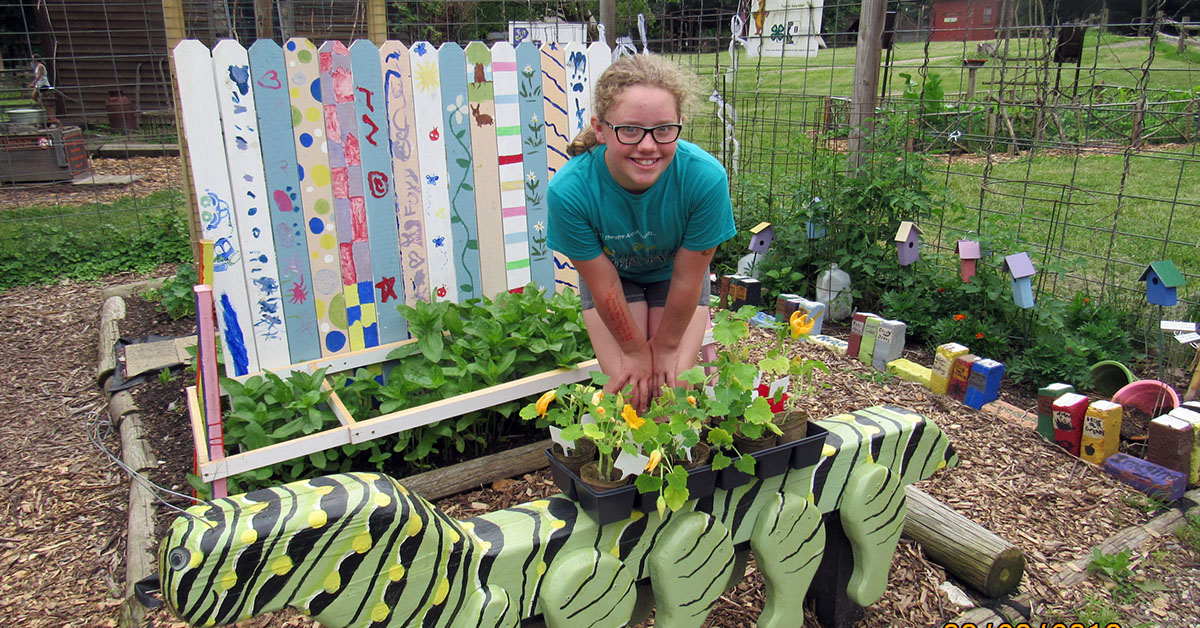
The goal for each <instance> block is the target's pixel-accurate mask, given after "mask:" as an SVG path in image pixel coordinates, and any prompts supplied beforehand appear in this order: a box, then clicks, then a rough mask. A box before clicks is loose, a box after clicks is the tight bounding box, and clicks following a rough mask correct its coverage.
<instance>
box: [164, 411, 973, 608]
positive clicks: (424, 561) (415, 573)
mask: <svg viewBox="0 0 1200 628" xmlns="http://www.w3.org/2000/svg"><path fill="white" fill-rule="evenodd" d="M817 424H818V425H819V426H820V427H822V428H824V429H825V430H827V432H828V434H827V435H826V440H825V443H824V446H823V449H822V451H821V452H820V457H819V458H818V459H817V461H816V462H815V463H814V464H811V465H808V466H804V467H801V468H788V470H786V471H785V472H784V473H783V474H782V475H777V476H774V477H771V478H767V479H758V478H753V479H751V481H750V482H749V483H747V484H744V485H742V486H739V487H737V488H734V489H729V490H726V489H723V488H717V489H716V491H715V493H714V494H713V496H712V497H711V498H708V499H706V500H692V501H690V502H688V503H687V504H685V507H684V508H683V509H682V510H680V511H679V512H675V513H671V512H669V511H668V512H666V513H664V515H663V516H660V515H659V514H658V513H657V512H655V511H653V510H651V511H650V512H647V513H645V514H643V513H641V512H638V511H635V512H634V513H633V514H632V516H630V517H629V518H628V519H624V520H621V521H617V522H614V523H611V524H608V525H605V526H599V525H597V524H596V522H595V521H594V520H593V519H592V518H591V517H590V516H589V515H587V514H585V513H584V511H583V510H582V508H581V507H580V505H579V503H578V502H576V501H574V500H572V499H570V498H569V497H567V496H553V497H550V498H548V499H544V500H538V501H535V502H530V503H527V504H522V505H520V506H514V507H511V508H508V509H505V510H501V511H496V512H491V513H487V514H484V515H480V516H477V517H473V518H471V519H467V520H463V521H456V520H453V519H450V518H449V517H447V516H445V515H444V514H442V513H441V512H440V511H438V510H437V509H436V508H435V507H433V506H432V505H431V504H429V502H427V501H425V500H424V499H422V498H421V497H419V496H417V495H416V494H414V493H412V492H411V491H409V490H407V489H406V488H404V487H403V486H401V485H400V484H398V483H396V482H395V481H394V480H392V479H391V478H388V477H386V476H382V475H379V474H344V475H339V476H327V477H324V478H317V479H313V480H306V481H299V482H294V483H292V484H289V485H285V486H281V487H277V488H271V489H264V490H260V491H255V492H253V493H248V494H245V495H238V496H234V497H230V498H221V499H216V500H212V501H210V502H207V503H205V504H203V505H199V506H195V507H193V508H191V509H189V511H188V512H187V513H186V514H184V515H182V516H180V517H179V518H177V519H176V521H175V522H174V523H173V524H172V526H171V528H170V530H169V531H168V533H167V535H166V536H165V537H164V540H163V543H162V546H161V549H160V552H159V556H160V574H161V586H162V592H163V598H164V600H166V602H167V604H168V605H169V606H170V607H171V609H172V610H173V611H175V612H176V614H177V615H179V616H180V617H181V618H183V619H184V620H185V621H187V622H189V623H191V624H194V625H221V624H227V623H231V622H234V621H238V620H241V619H244V618H246V617H250V616H254V615H258V614H262V613H267V612H273V611H276V610H280V609H282V608H285V607H294V608H298V609H299V610H301V611H302V612H305V613H306V614H310V615H311V616H313V617H314V618H315V619H317V620H318V621H320V622H321V623H322V624H323V625H326V626H331V627H333V626H365V625H394V626H407V625H418V624H419V625H425V626H443V627H467V626H471V627H476V626H497V627H500V626H504V627H509V628H512V627H515V626H517V625H518V624H519V623H520V622H521V621H522V620H523V619H528V618H533V617H537V616H541V617H542V619H543V620H544V621H545V622H546V624H547V625H548V626H549V627H550V628H561V627H565V626H577V625H583V624H587V625H596V626H624V625H626V624H627V622H629V621H630V619H631V618H632V614H633V612H634V606H635V601H636V597H637V594H636V589H637V587H636V586H635V583H638V582H644V581H645V580H647V579H649V585H650V588H651V590H652V592H653V595H654V598H655V599H656V600H657V608H658V612H657V615H656V618H655V623H656V625H660V626H664V627H667V628H671V627H679V626H697V627H698V626H700V624H701V623H702V622H703V621H704V618H705V617H706V616H707V614H708V610H709V608H710V607H711V605H712V604H713V603H714V602H715V601H716V599H717V598H718V597H719V596H720V595H721V593H722V592H723V590H724V588H725V587H726V586H728V585H730V584H731V583H732V581H733V580H731V574H732V573H733V566H734V564H735V562H736V561H735V559H734V558H735V554H736V553H738V552H740V551H743V550H745V549H747V548H749V549H753V550H754V553H755V560H756V564H757V565H758V566H759V569H760V570H761V571H762V572H763V574H764V577H765V579H766V583H767V585H766V586H767V604H766V606H765V607H764V609H763V616H762V617H761V618H760V620H759V625H760V626H772V627H782V626H789V627H791V626H796V625H798V622H797V618H798V617H802V615H803V609H802V605H803V603H804V598H805V592H806V591H807V590H808V588H809V585H810V583H812V581H813V577H814V576H818V582H820V583H821V584H823V585H826V586H828V585H830V584H832V585H833V586H834V587H836V588H837V589H839V590H841V591H843V592H844V596H845V599H848V600H849V601H851V602H853V603H854V604H855V605H860V606H861V605H866V604H870V603H872V602H874V601H875V600H876V599H878V598H879V596H880V595H882V593H883V591H884V588H885V586H886V584H887V574H888V570H889V569H890V565H891V555H892V553H893V552H894V549H895V546H896V542H897V541H898V540H899V537H900V532H901V529H902V527H903V521H904V513H905V504H906V499H905V492H904V491H902V490H901V488H902V487H903V486H905V485H907V484H910V483H912V482H915V481H918V480H921V479H924V478H927V477H929V476H930V475H932V474H933V473H935V472H936V471H938V470H939V469H941V468H943V467H946V466H952V465H955V464H957V462H958V455H957V454H956V453H955V452H954V450H953V448H952V447H951V446H950V443H949V441H948V440H947V439H946V436H945V434H944V433H943V432H942V431H941V429H940V428H939V427H938V426H937V425H936V424H934V423H933V422H932V421H929V420H928V419H925V418H924V417H922V416H920V415H918V414H915V413H913V412H911V411H908V410H905V409H903V408H898V407H895V406H876V407H873V408H867V409H864V410H860V411H856V412H853V413H848V414H841V415H837V416H833V417H829V418H827V419H824V420H822V421H819V422H817ZM827 529H829V530H833V531H834V532H835V535H834V538H835V539H836V538H841V536H842V535H843V534H844V538H845V540H846V542H845V543H844V544H839V543H838V542H836V541H835V542H833V543H827V541H826V530H827ZM838 531H840V532H838ZM697 545H699V547H700V550H701V551H691V550H692V549H694V548H696V547H697ZM827 552H829V553H831V554H832V555H834V556H835V557H838V560H836V561H834V564H832V565H828V566H827V565H826V564H823V561H822V560H821V557H822V555H824V554H826V553H827ZM841 557H847V558H850V560H849V561H844V560H841ZM824 562H825V563H828V562H829V561H824ZM818 565H821V569H823V570H829V569H833V572H830V571H819V570H818ZM819 573H820V574H824V575H818V574H819ZM830 573H833V575H829V574H830ZM589 582H590V583H591V584H589ZM836 614H837V616H849V615H850V614H851V613H846V612H844V611H839V612H837V613H836ZM822 623H823V624H824V625H827V626H837V625H842V624H839V623H838V622H832V621H827V620H826V618H822Z"/></svg>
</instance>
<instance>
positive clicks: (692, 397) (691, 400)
mask: <svg viewBox="0 0 1200 628" xmlns="http://www.w3.org/2000/svg"><path fill="white" fill-rule="evenodd" d="M687 401H688V403H690V404H692V407H693V408H695V407H696V396H695V395H688V397H687Z"/></svg>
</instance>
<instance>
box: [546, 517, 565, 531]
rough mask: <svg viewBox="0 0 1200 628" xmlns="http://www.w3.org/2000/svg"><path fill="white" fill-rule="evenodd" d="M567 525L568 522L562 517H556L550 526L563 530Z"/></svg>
mask: <svg viewBox="0 0 1200 628" xmlns="http://www.w3.org/2000/svg"><path fill="white" fill-rule="evenodd" d="M566 526H567V522H566V521H563V520H562V519H555V520H554V521H551V522H550V527H551V528H554V529H555V530H561V529H563V528H565V527H566Z"/></svg>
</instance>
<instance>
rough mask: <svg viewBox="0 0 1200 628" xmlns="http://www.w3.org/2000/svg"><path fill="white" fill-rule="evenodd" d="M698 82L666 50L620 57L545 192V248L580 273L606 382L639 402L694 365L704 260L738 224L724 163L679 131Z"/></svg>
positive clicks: (705, 314) (703, 310) (702, 311)
mask: <svg viewBox="0 0 1200 628" xmlns="http://www.w3.org/2000/svg"><path fill="white" fill-rule="evenodd" d="M697 91H698V90H697V81H696V78H695V76H693V75H691V74H690V73H688V72H686V71H684V70H683V69H681V68H679V67H678V66H676V65H675V64H673V63H671V62H670V61H668V60H666V59H663V58H661V57H657V56H652V55H633V56H625V57H621V58H620V59H618V60H617V61H615V62H614V63H613V64H612V65H611V66H609V68H608V69H607V70H605V72H604V73H603V74H602V75H601V76H600V78H599V80H598V81H597V82H596V85H595V87H594V88H593V99H594V102H595V107H594V113H595V115H593V116H592V119H591V125H590V128H588V129H586V130H584V132H583V133H580V135H579V137H577V138H575V140H574V141H573V142H572V143H571V146H570V149H569V150H568V152H569V153H570V154H571V155H572V158H571V159H570V161H568V162H567V163H566V164H565V165H564V166H563V167H562V168H561V169H560V170H559V171H558V173H557V174H555V176H554V178H553V179H552V180H551V182H550V188H549V192H548V195H547V201H548V203H549V209H550V217H549V230H548V237H549V245H550V248H552V249H554V250H555V251H558V252H560V253H562V254H564V255H566V256H567V257H568V258H569V259H570V260H571V262H572V263H573V264H574V265H575V268H576V269H577V270H578V271H579V279H580V282H579V294H580V298H581V300H582V301H583V318H584V323H585V324H586V325H587V330H588V335H589V337H590V338H591V341H592V347H593V348H594V349H595V351H596V357H597V358H598V359H599V361H600V368H601V370H602V371H604V373H606V374H607V375H609V377H610V379H609V381H608V384H607V385H606V386H605V387H604V388H605V390H606V391H609V392H613V391H617V390H623V389H624V388H625V387H626V386H632V387H633V394H632V400H631V402H632V403H633V404H634V406H635V407H638V408H644V407H645V405H646V403H647V402H649V400H650V398H651V396H653V395H654V394H655V391H657V390H659V387H660V386H662V385H663V384H669V385H675V383H676V378H677V377H678V375H679V373H680V372H682V371H684V370H687V369H688V368H691V367H692V366H693V365H694V364H695V362H696V356H697V354H698V352H699V349H700V343H701V341H702V340H703V337H704V330H705V328H706V327H707V325H708V320H709V311H708V296H709V281H708V265H709V261H710V260H711V259H712V256H713V252H714V251H715V250H716V247H717V245H719V244H721V243H722V242H724V241H725V240H728V239H729V238H731V237H733V235H734V234H735V233H736V229H735V228H734V224H733V206H732V204H731V202H730V199H729V178H728V176H727V175H726V174H725V168H724V167H723V166H721V163H720V162H719V161H717V159H716V158H714V157H713V156H712V155H709V154H708V153H706V152H704V150H703V149H701V148H700V147H698V146H696V145H695V144H692V143H690V142H686V141H683V140H680V139H679V133H680V131H681V130H682V128H683V122H684V113H685V111H686V110H687V107H688V106H689V105H690V104H691V100H692V99H693V97H694V95H695V94H696V92H697Z"/></svg>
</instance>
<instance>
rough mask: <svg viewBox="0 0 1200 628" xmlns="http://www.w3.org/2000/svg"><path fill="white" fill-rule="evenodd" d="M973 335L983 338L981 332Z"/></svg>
mask: <svg viewBox="0 0 1200 628" xmlns="http://www.w3.org/2000/svg"><path fill="white" fill-rule="evenodd" d="M975 337H976V338H983V333H982V332H981V333H978V334H975Z"/></svg>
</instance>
